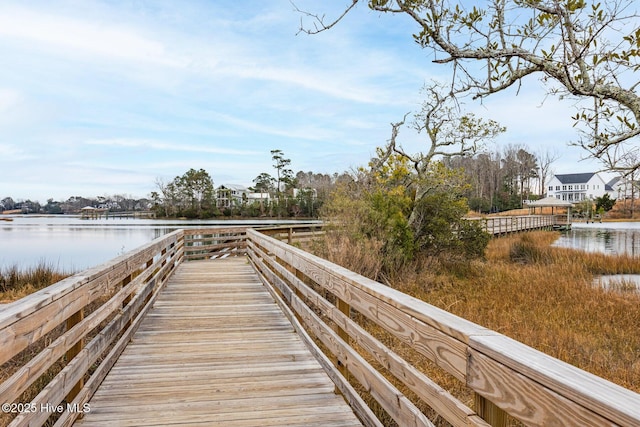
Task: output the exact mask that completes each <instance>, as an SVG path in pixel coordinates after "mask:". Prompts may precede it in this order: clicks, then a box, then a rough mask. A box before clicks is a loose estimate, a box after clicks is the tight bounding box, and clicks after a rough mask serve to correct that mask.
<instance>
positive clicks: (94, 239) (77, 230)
mask: <svg viewBox="0 0 640 427" xmlns="http://www.w3.org/2000/svg"><path fill="white" fill-rule="evenodd" d="M6 217H9V218H11V219H13V221H10V222H8V221H0V268H6V267H10V266H14V265H16V266H19V267H30V266H33V265H37V264H38V263H40V262H45V263H47V264H50V265H52V266H54V267H58V268H60V269H64V270H65V271H69V272H71V271H81V270H84V269H86V268H89V267H92V266H95V265H98V264H101V263H103V262H106V261H109V260H110V259H112V258H114V257H116V256H118V255H121V254H124V253H126V252H129V251H131V250H133V249H136V248H137V247H139V246H141V245H143V244H145V243H148V242H150V241H151V240H153V239H155V238H157V237H160V236H162V235H164V234H166V233H169V232H171V231H173V230H176V229H179V228H189V227H202V226H218V227H228V226H234V225H247V224H258V225H268V224H272V223H274V222H278V223H293V222H297V221H274V220H268V221H261V220H251V221H241V220H239V221H229V220H227V221H225V220H202V221H187V220H184V221H181V220H151V219H112V218H110V219H104V218H102V219H80V218H79V217H75V216H67V215H50V216H31V215H16V216H3V218H6Z"/></svg>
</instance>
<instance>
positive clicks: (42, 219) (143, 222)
mask: <svg viewBox="0 0 640 427" xmlns="http://www.w3.org/2000/svg"><path fill="white" fill-rule="evenodd" d="M10 218H12V219H13V221H10V222H5V221H0V268H3V267H8V266H14V265H17V266H20V267H29V266H33V265H36V264H38V263H40V262H46V263H48V264H51V265H53V266H55V267H58V268H61V269H65V270H67V271H80V270H84V269H86V268H89V267H92V266H95V265H98V264H101V263H103V262H106V261H109V260H110V259H112V258H114V257H116V256H118V255H121V254H123V253H126V252H129V251H131V250H133V249H135V248H137V247H139V246H141V245H143V244H145V243H147V242H150V241H151V240H153V239H155V238H157V237H160V236H162V235H164V234H166V233H169V232H171V231H173V230H175V229H178V228H188V227H202V226H205V225H207V226H220V227H225V226H232V225H248V224H252V225H253V224H257V225H267V224H272V223H274V222H278V223H295V222H297V221H274V220H264V221H261V220H246V221H242V220H240V221H225V220H202V221H186V220H184V221H181V220H150V219H149V220H147V219H97V220H95V219H93V220H87V219H80V218H79V217H75V216H66V215H51V216H30V215H16V216H10ZM554 245H555V246H560V247H570V248H576V249H581V250H584V251H587V252H602V253H606V254H622V253H629V254H632V255H633V256H640V223H638V222H626V223H623V222H616V223H595V224H585V223H575V224H573V229H572V230H570V231H567V232H564V233H563V234H562V235H561V236H560V238H559V239H558V240H557V241H556V242H555V243H554Z"/></svg>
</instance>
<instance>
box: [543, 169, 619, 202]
mask: <svg viewBox="0 0 640 427" xmlns="http://www.w3.org/2000/svg"><path fill="white" fill-rule="evenodd" d="M605 194H609V196H611V198H617V196H618V192H617V190H614V188H612V187H611V185H609V184H608V183H606V182H605V181H604V179H603V178H602V177H601V176H600V175H599V174H598V173H596V172H588V173H570V174H564V175H554V176H553V178H552V179H551V181H549V186H548V187H547V196H550V197H555V198H556V199H559V200H564V201H567V202H573V203H577V202H580V201H582V200H586V199H595V198H596V197H602V196H604V195H605Z"/></svg>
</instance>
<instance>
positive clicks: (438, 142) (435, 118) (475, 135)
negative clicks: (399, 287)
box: [374, 82, 505, 237]
mask: <svg viewBox="0 0 640 427" xmlns="http://www.w3.org/2000/svg"><path fill="white" fill-rule="evenodd" d="M446 89H447V88H446V87H444V86H443V85H441V84H439V83H436V82H433V83H432V84H431V85H429V86H426V87H425V88H424V92H425V94H426V99H425V101H424V102H423V104H422V108H421V110H420V112H418V113H417V114H416V115H415V120H414V122H413V128H414V129H415V130H416V131H417V132H418V133H423V134H425V136H426V138H425V139H426V142H427V150H426V151H422V152H418V153H416V154H408V153H407V152H405V150H404V149H403V148H402V146H401V145H400V143H399V142H398V141H397V138H398V134H399V131H400V129H401V127H402V126H403V125H404V120H402V121H401V122H398V123H395V124H392V130H391V139H390V140H389V143H388V145H387V147H386V149H385V151H384V152H382V155H381V156H380V159H379V160H378V165H374V168H375V167H380V166H381V165H384V163H385V162H386V161H387V159H389V156H390V155H391V154H392V153H397V154H399V155H401V156H403V157H404V158H406V159H407V160H408V161H409V163H410V164H411V165H412V166H413V169H414V171H415V179H414V180H413V185H414V186H415V190H414V191H415V195H414V210H413V211H412V212H411V215H410V217H409V224H410V226H411V227H412V228H413V229H414V231H418V230H419V229H420V226H419V224H418V222H417V220H418V217H419V212H418V209H419V207H420V206H421V204H420V203H419V201H420V200H421V199H423V198H425V197H426V196H427V195H428V194H429V191H430V190H431V189H432V188H433V183H432V182H431V181H430V180H429V179H428V178H429V175H430V173H431V164H432V162H433V161H434V160H435V159H438V158H443V157H444V158H447V157H452V156H468V155H473V154H474V153H475V152H476V151H477V149H478V147H479V146H480V144H481V143H482V142H483V141H485V140H487V139H491V138H494V137H495V136H497V135H498V134H500V133H501V132H504V131H505V128H504V127H502V126H500V125H499V124H498V123H497V122H495V121H494V120H484V119H481V118H477V117H475V116H474V115H473V114H461V112H460V110H459V107H458V105H456V104H455V102H454V99H453V98H452V96H451V95H450V94H448V93H447V92H446ZM405 119H406V116H405ZM417 237H419V236H417Z"/></svg>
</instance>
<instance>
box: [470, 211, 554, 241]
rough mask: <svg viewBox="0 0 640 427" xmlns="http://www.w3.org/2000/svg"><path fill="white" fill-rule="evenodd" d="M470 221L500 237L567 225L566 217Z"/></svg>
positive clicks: (551, 216)
mask: <svg viewBox="0 0 640 427" xmlns="http://www.w3.org/2000/svg"><path fill="white" fill-rule="evenodd" d="M468 220H469V221H480V222H481V224H482V228H483V229H484V230H485V231H486V232H487V233H489V234H491V235H492V236H498V235H501V234H510V233H516V232H520V231H529V230H542V229H552V228H553V227H554V226H557V225H560V224H566V215H565V216H558V215H523V216H491V217H483V218H468Z"/></svg>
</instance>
